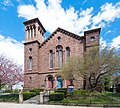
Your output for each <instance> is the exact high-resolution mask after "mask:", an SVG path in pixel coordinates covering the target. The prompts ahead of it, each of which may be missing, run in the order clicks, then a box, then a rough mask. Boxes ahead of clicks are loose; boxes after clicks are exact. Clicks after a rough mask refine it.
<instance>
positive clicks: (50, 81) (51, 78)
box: [48, 76, 53, 88]
mask: <svg viewBox="0 0 120 108" xmlns="http://www.w3.org/2000/svg"><path fill="white" fill-rule="evenodd" d="M48 88H53V76H48Z"/></svg>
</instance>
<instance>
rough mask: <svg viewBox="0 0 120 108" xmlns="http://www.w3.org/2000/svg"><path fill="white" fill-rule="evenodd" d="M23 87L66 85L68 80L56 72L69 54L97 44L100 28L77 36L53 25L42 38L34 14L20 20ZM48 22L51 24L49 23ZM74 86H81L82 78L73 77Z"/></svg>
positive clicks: (39, 23)
mask: <svg viewBox="0 0 120 108" xmlns="http://www.w3.org/2000/svg"><path fill="white" fill-rule="evenodd" d="M24 25H25V42H24V88H26V89H33V88H46V89H51V88H67V86H68V85H70V84H71V81H69V80H64V79H63V78H62V77H61V76H60V75H58V74H57V72H58V70H60V69H61V67H62V65H63V64H65V63H67V62H68V60H69V58H70V57H72V56H77V55H80V54H81V55H82V54H84V52H85V51H87V50H89V49H90V48H92V47H94V46H98V45H99V37H100V30H101V29H100V28H97V29H92V30H88V31H84V36H79V35H76V34H74V33H71V32H70V31H67V30H64V29H62V28H59V27H58V28H57V29H56V30H55V31H54V32H53V33H52V34H51V35H50V36H49V37H48V38H47V39H45V36H44V33H45V32H46V30H45V28H44V27H43V25H42V24H41V22H40V21H39V19H38V18H35V19H31V20H28V21H26V22H24ZM51 26H52V25H51ZM72 84H73V85H74V87H75V88H82V87H83V80H82V79H78V80H75V81H74V80H73V81H72Z"/></svg>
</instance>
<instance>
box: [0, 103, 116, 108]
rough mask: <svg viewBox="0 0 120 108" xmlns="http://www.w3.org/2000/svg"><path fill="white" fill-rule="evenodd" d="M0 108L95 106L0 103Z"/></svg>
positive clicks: (74, 107)
mask: <svg viewBox="0 0 120 108" xmlns="http://www.w3.org/2000/svg"><path fill="white" fill-rule="evenodd" d="M0 108H95V107H78V106H60V105H35V104H16V103H0ZM97 108H102V107H97ZM114 108H115V107H114Z"/></svg>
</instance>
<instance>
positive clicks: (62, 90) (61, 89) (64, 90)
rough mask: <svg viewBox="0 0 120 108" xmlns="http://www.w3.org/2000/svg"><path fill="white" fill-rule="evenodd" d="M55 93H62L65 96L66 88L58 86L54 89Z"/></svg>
mask: <svg viewBox="0 0 120 108" xmlns="http://www.w3.org/2000/svg"><path fill="white" fill-rule="evenodd" d="M54 92H55V93H64V96H65V97H66V96H67V88H59V89H56V90H55V91H54Z"/></svg>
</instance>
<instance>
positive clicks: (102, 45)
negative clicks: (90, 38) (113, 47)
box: [100, 37, 108, 49]
mask: <svg viewBox="0 0 120 108" xmlns="http://www.w3.org/2000/svg"><path fill="white" fill-rule="evenodd" d="M107 45H108V44H107V42H106V41H105V40H104V39H103V38H102V37H101V38H100V46H101V49H104V48H105V47H107Z"/></svg>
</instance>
